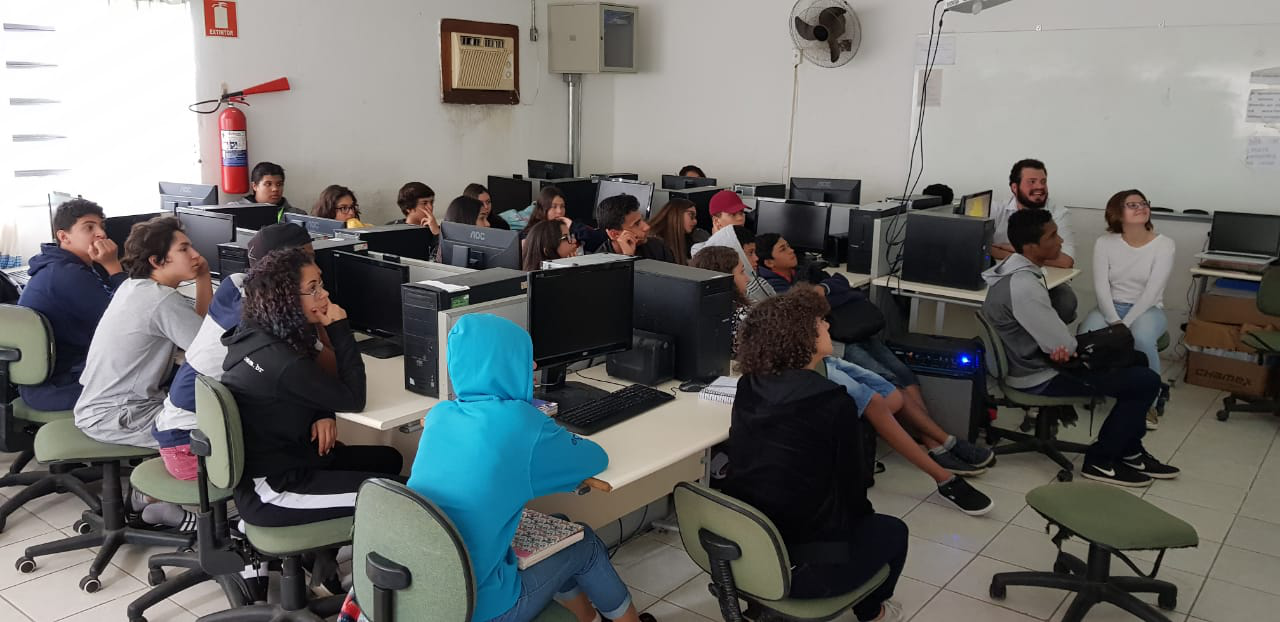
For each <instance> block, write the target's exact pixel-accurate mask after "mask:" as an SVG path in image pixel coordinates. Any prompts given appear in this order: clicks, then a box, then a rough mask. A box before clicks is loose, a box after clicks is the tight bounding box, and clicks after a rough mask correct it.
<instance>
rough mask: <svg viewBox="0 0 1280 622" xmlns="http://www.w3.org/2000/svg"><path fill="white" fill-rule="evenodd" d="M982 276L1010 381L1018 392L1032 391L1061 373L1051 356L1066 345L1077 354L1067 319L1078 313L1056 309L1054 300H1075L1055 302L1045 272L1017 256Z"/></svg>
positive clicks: (984, 312) (985, 306)
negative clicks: (1007, 363)
mask: <svg viewBox="0 0 1280 622" xmlns="http://www.w3.org/2000/svg"><path fill="white" fill-rule="evenodd" d="M982 277H983V278H984V279H986V281H987V299H986V301H984V302H983V303H982V315H983V316H984V317H985V318H986V319H987V322H989V323H990V324H991V327H992V328H994V329H995V331H996V334H997V335H999V337H1000V340H1001V341H1002V342H1004V350H1005V356H1006V358H1007V359H1008V361H1009V376H1008V378H1007V379H1006V382H1007V383H1008V384H1009V386H1010V387H1013V388H1015V389H1029V388H1032V387H1035V386H1038V385H1041V384H1043V383H1045V382H1048V381H1049V380H1052V379H1053V377H1054V376H1056V375H1057V374H1058V372H1057V370H1055V369H1054V368H1053V366H1052V363H1051V362H1050V361H1049V357H1048V354H1049V353H1050V352H1053V351H1054V350H1056V349H1057V348H1059V347H1064V346H1065V347H1066V348H1067V349H1068V350H1070V351H1071V352H1075V350H1076V338H1075V336H1074V335H1072V334H1071V330H1069V329H1068V328H1067V325H1066V324H1065V323H1063V320H1062V318H1063V317H1074V316H1075V309H1066V308H1056V307H1055V306H1054V300H1053V299H1057V300H1058V301H1059V302H1060V303H1064V302H1066V301H1069V303H1067V304H1074V301H1075V296H1055V297H1052V299H1051V297H1050V295H1049V288H1048V286H1047V285H1046V284H1045V280H1044V272H1043V271H1042V270H1041V269H1040V267H1039V266H1037V265H1035V264H1033V263H1031V261H1030V260H1028V259H1027V258H1026V257H1024V256H1022V255H1020V254H1016V253H1015V254H1013V255H1010V256H1009V257H1008V258H1007V259H1005V260H1004V261H1002V262H1000V263H999V264H996V266H995V267H993V268H991V269H990V270H987V271H986V272H983V273H982ZM1059 287H1060V288H1061V287H1068V286H1067V285H1060V286H1059Z"/></svg>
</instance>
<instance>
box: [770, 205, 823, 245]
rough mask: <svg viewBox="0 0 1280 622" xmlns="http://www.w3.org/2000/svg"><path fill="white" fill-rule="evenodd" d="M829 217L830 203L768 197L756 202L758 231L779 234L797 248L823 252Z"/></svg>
mask: <svg viewBox="0 0 1280 622" xmlns="http://www.w3.org/2000/svg"><path fill="white" fill-rule="evenodd" d="M830 220H831V206H830V205H822V204H819V203H813V202H809V201H791V200H787V201H782V200H779V199H767V198H762V199H759V200H758V201H757V202H756V233H757V234H763V233H777V234H780V235H782V237H783V238H785V239H786V240H787V242H788V243H790V244H791V247H792V248H795V249H796V250H801V251H808V252H812V253H821V252H822V251H823V249H824V247H825V245H826V241H827V230H828V226H829V224H830Z"/></svg>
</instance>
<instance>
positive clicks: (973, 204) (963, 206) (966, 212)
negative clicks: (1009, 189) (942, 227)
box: [955, 190, 992, 218]
mask: <svg viewBox="0 0 1280 622" xmlns="http://www.w3.org/2000/svg"><path fill="white" fill-rule="evenodd" d="M991 195H992V191H991V190H983V191H982V192H975V193H973V194H966V195H964V197H963V198H961V199H960V205H957V206H956V210H955V213H957V214H960V215H963V216H971V217H973V218H990V217H991Z"/></svg>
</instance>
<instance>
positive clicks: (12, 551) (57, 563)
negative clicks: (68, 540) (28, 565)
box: [0, 531, 93, 590]
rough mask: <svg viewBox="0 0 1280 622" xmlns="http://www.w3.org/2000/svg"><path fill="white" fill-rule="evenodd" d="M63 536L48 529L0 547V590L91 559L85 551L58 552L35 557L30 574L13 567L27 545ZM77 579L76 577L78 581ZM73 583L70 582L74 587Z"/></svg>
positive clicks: (51, 540)
mask: <svg viewBox="0 0 1280 622" xmlns="http://www.w3.org/2000/svg"><path fill="white" fill-rule="evenodd" d="M63 537H65V536H64V535H63V534H62V533H61V532H58V531H49V532H47V533H44V534H42V535H39V536H36V537H34V538H29V539H27V540H22V541H19V542H13V543H11V544H6V545H5V546H3V547H0V590H3V589H5V588H9V587H13V586H15V585H19V584H22V583H27V582H30V581H34V580H36V579H39V578H40V577H43V576H45V575H48V574H51V573H54V572H58V571H59V570H62V569H64V568H67V567H68V566H74V565H75V564H78V563H80V562H83V561H87V560H90V559H93V556H92V555H90V554H89V553H88V552H86V551H71V552H68V553H58V554H55V555H46V556H44V557H40V558H37V559H36V569H35V572H32V573H31V574H22V573H20V572H18V570H17V569H16V568H15V567H14V563H15V562H16V561H17V560H18V558H19V557H22V555H23V552H24V551H25V550H26V548H27V547H28V546H32V545H36V544H44V543H45V542H53V541H54V540H60V539H62V538H63ZM78 580H79V579H77V581H78ZM75 586H76V584H75V583H72V584H71V587H72V588H74V587H75Z"/></svg>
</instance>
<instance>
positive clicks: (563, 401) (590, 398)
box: [533, 365, 609, 412]
mask: <svg viewBox="0 0 1280 622" xmlns="http://www.w3.org/2000/svg"><path fill="white" fill-rule="evenodd" d="M565 375H566V366H564V365H557V366H553V367H548V368H546V369H540V370H538V372H537V375H535V376H534V380H535V383H534V390H533V396H534V397H536V398H538V399H540V400H544V401H547V402H555V403H556V409H557V410H558V411H559V412H565V411H566V410H569V409H571V408H574V407H577V406H581V405H583V404H586V403H589V402H594V401H595V400H598V399H601V398H603V397H605V396H607V395H609V392H608V391H606V390H604V389H599V388H596V387H593V386H591V385H588V384H583V383H581V382H566V381H565Z"/></svg>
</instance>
